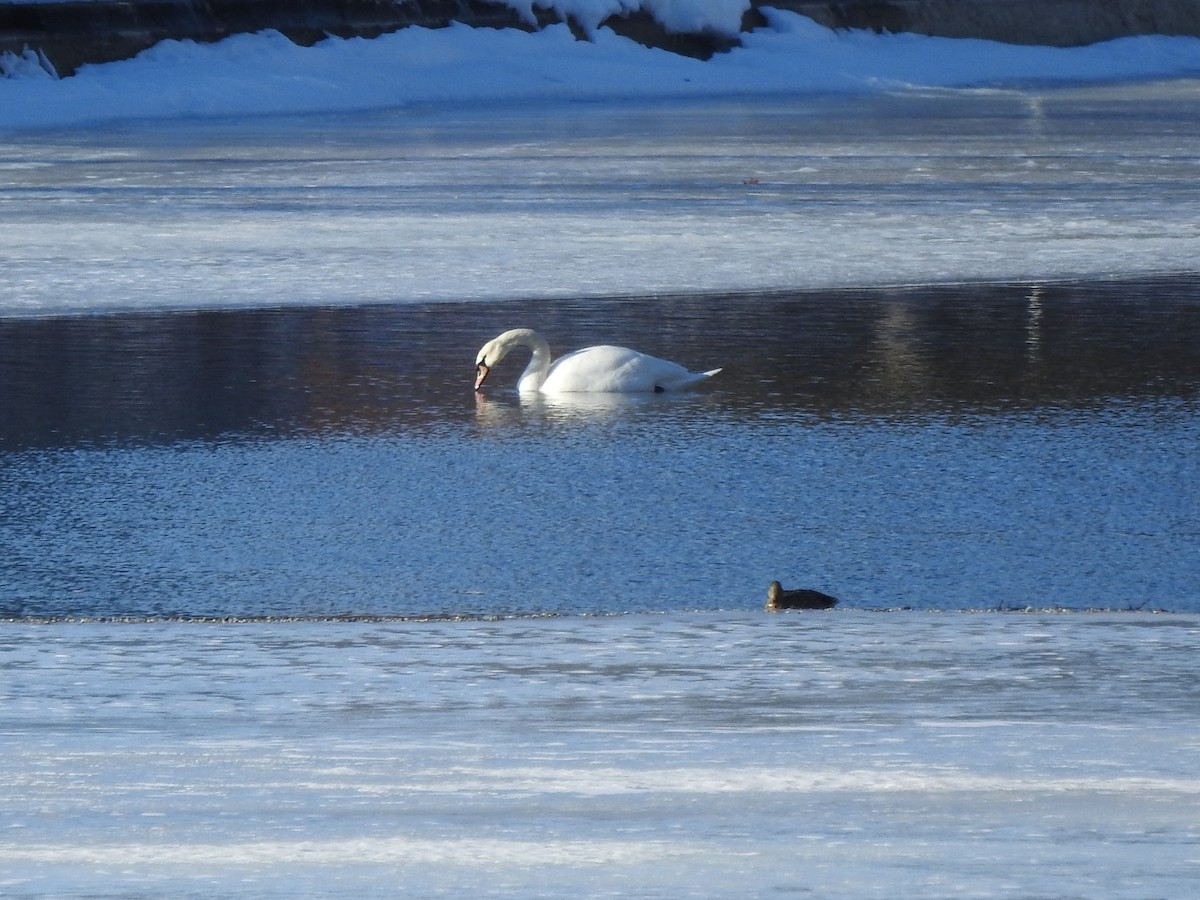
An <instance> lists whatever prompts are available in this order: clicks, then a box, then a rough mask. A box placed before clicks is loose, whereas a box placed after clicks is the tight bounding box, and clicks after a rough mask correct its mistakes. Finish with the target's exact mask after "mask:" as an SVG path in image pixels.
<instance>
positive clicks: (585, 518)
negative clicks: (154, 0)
mask: <svg viewBox="0 0 1200 900" xmlns="http://www.w3.org/2000/svg"><path fill="white" fill-rule="evenodd" d="M1198 106H1200V92H1198V90H1197V83H1196V82H1195V81H1191V80H1174V81H1168V82H1155V83H1149V82H1139V83H1136V84H1129V83H1126V84H1122V85H1107V86H1096V87H1086V88H1085V87H1077V88H1060V89H1048V88H1047V89H1041V88H1035V87H1028V86H1026V87H1021V88H1004V89H988V90H977V89H972V90H942V89H937V90H933V89H930V90H911V91H898V92H892V93H886V92H881V93H878V94H876V95H874V96H854V97H842V98H838V99H836V100H834V99H830V98H828V97H825V98H820V97H811V98H808V99H793V100H791V101H786V102H784V101H780V100H770V101H766V100H762V99H759V100H753V101H751V100H741V99H739V100H731V99H724V100H705V101H701V100H689V101H686V102H682V101H681V102H670V103H668V102H653V103H649V102H648V103H641V104H623V105H620V106H618V105H616V104H609V103H603V102H593V103H554V104H545V103H541V104H539V103H530V104H527V105H525V106H508V107H506V108H502V109H498V108H488V109H485V108H482V107H475V108H472V107H469V106H464V105H457V106H454V105H451V106H448V107H446V108H444V109H439V108H436V107H434V106H423V105H416V106H412V107H409V108H406V109H404V110H401V111H397V110H391V111H377V112H373V113H370V114H365V113H364V114H355V115H349V114H330V115H323V116H308V117H294V118H290V117H271V118H266V119H253V120H251V119H246V118H225V119H217V120H204V121H197V120H187V121H183V122H178V121H176V122H171V123H161V122H159V123H155V122H124V123H117V124H108V125H103V126H96V127H91V128H87V129H83V128H76V129H65V130H57V131H55V130H43V131H35V130H24V131H19V132H14V133H13V134H11V135H7V136H6V140H5V144H4V147H3V150H2V151H0V216H2V221H3V222H4V225H5V229H4V237H3V244H2V248H3V250H2V253H3V267H4V284H5V292H4V294H3V297H2V298H0V617H3V618H4V619H5V621H4V622H3V623H0V709H2V713H0V752H2V753H3V759H4V763H5V765H4V767H3V771H2V773H0V791H2V792H3V796H4V797H5V806H4V808H5V815H6V820H5V821H4V822H3V823H0V893H3V894H4V895H5V896H12V897H21V898H32V897H159V896H164V895H171V896H191V897H227V896H237V895H244V896H256V897H276V896H278V897H284V896H287V897H294V896H331V895H338V894H347V895H354V896H394V895H395V894H396V893H397V892H398V891H402V892H403V893H404V894H405V895H406V896H416V897H420V896H463V895H464V894H470V895H472V896H502V897H534V896H577V897H602V896H623V897H635V896H644V897H664V898H666V897H671V898H675V897H688V896H691V897H730V898H733V897H738V898H741V897H747V896H763V895H768V894H772V893H811V894H814V895H817V896H825V897H862V898H866V897H895V896H905V897H1031V896H1038V897H1042V896H1061V897H1096V896H1104V897H1114V898H1117V897H1121V898H1123V897H1128V898H1145V897H1171V898H1175V897H1178V898H1183V897H1187V896H1189V895H1190V893H1191V892H1192V891H1193V890H1194V885H1195V883H1196V881H1197V878H1198V877H1200V834H1198V833H1197V827H1196V816H1195V810H1196V800H1197V795H1198V794H1200V782H1198V781H1197V778H1196V775H1195V773H1196V771H1197V768H1198V766H1197V763H1198V762H1200V759H1198V758H1197V756H1198V748H1200V730H1198V728H1197V724H1196V723H1197V722H1200V716H1198V715H1197V713H1198V712H1200V709H1198V708H1197V699H1196V698H1197V697H1198V696H1200V693H1198V692H1197V676H1198V672H1200V670H1198V668H1197V663H1196V654H1195V646H1196V641H1197V636H1198V632H1200V619H1198V616H1200V565H1198V563H1197V559H1196V550H1195V548H1196V546H1197V544H1198V541H1200V512H1198V510H1200V488H1198V487H1197V485H1200V463H1198V462H1197V454H1196V452H1195V448H1196V446H1197V445H1198V444H1200V411H1198V409H1197V387H1198V385H1200V352H1198V348H1200V283H1198V281H1197V278H1196V276H1195V271H1196V265H1195V260H1196V259H1197V258H1200V225H1198V224H1197V223H1200V188H1198V187H1197V185H1198V184H1200V179H1197V177H1196V176H1197V174H1198V172H1200V169H1198V168H1197V156H1196V152H1195V148H1196V147H1197V146H1198V145H1200V109H1198ZM516 325H530V326H534V327H537V328H539V329H540V330H542V331H544V332H545V333H546V334H547V336H548V337H549V339H550V341H551V345H552V346H553V347H554V349H555V350H556V351H559V352H561V351H566V350H569V349H573V348H575V347H579V346H582V345H585V344H592V343H602V342H612V343H620V344H629V345H633V346H636V347H638V348H639V349H642V350H645V351H647V352H651V353H655V354H657V355H661V356H665V357H667V358H670V359H675V360H678V361H679V362H681V363H684V364H686V365H688V366H689V367H691V368H693V369H708V368H713V367H717V366H722V367H724V370H723V371H722V373H721V374H720V375H719V376H717V378H715V379H714V380H713V381H712V382H711V383H710V384H708V385H705V386H704V387H703V388H702V389H701V390H698V391H695V392H693V393H691V394H688V395H682V396H674V397H671V396H662V397H660V396H653V397H646V398H642V399H627V400H624V401H619V402H618V401H604V400H603V399H602V400H600V401H599V402H597V400H596V398H592V400H591V402H549V401H533V402H529V401H524V400H522V399H519V398H518V396H517V394H516V393H515V391H514V390H513V385H514V384H515V381H516V377H517V374H518V373H519V371H520V362H519V361H517V360H515V359H513V360H510V361H508V362H507V363H506V364H505V365H503V366H500V367H497V369H496V371H495V372H494V374H493V376H492V379H491V380H489V383H488V386H487V389H486V390H485V391H483V392H482V393H480V394H475V393H474V392H472V390H471V381H472V378H473V374H474V373H473V363H474V359H475V353H476V352H477V350H478V348H479V347H480V345H481V344H482V343H483V342H484V341H486V340H487V339H489V338H491V337H494V336H495V335H496V334H498V333H499V332H500V331H502V330H504V329H506V328H509V327H513V326H516ZM772 578H779V579H781V580H782V581H783V582H784V583H785V585H787V586H796V585H807V586H810V587H817V588H820V589H822V590H825V591H828V592H830V593H833V594H835V595H837V596H838V597H840V598H841V599H842V604H841V606H840V608H839V609H837V610H835V611H833V612H831V613H826V614H815V615H805V614H780V615H775V616H769V615H766V614H764V613H762V612H760V607H761V604H762V602H763V599H764V592H765V588H766V584H767V582H768V581H769V580H771V579H772ZM901 607H906V608H907V609H904V610H902V609H900V608H901ZM1030 608H1031V609H1033V610H1035V611H1024V612H1014V611H1013V610H1026V609H1030ZM1095 609H1103V610H1106V611H1105V612H1086V611H1085V610H1095ZM885 610H887V611H885ZM962 610H967V611H966V612H964V611H962ZM1153 610H1159V611H1165V612H1152V611H1153ZM333 617H341V620H340V621H333V620H331V619H332V618H333ZM354 617H357V618H354ZM218 619H238V620H241V621H237V622H218V621H214V620H218Z"/></svg>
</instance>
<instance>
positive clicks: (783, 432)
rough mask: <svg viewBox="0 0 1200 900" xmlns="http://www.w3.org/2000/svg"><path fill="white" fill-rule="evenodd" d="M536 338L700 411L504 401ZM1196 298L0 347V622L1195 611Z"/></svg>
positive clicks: (1165, 295) (249, 318)
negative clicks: (785, 589) (513, 344)
mask: <svg viewBox="0 0 1200 900" xmlns="http://www.w3.org/2000/svg"><path fill="white" fill-rule="evenodd" d="M517 324H535V325H537V326H538V327H539V328H541V329H543V330H544V331H545V332H546V333H547V335H548V336H549V339H550V341H551V343H552V346H554V347H555V348H558V349H561V350H566V349H570V348H573V347H576V346H579V345H582V344H584V343H591V342H615V343H626V344H633V345H636V346H638V347H639V348H640V349H643V350H645V351H647V352H652V353H656V354H659V355H662V356H665V357H668V358H672V359H676V360H679V361H681V362H684V363H686V364H688V365H689V366H691V367H693V368H709V367H713V366H724V371H723V372H722V373H721V374H720V375H719V376H717V378H716V379H714V380H713V381H712V382H711V383H710V384H708V385H705V386H704V387H703V388H702V389H700V390H697V391H695V392H692V393H690V394H685V395H674V396H653V397H644V398H610V397H599V398H597V397H589V398H576V399H569V400H566V401H561V400H538V401H532V402H531V401H529V400H523V399H520V398H518V396H517V395H516V393H515V390H514V387H513V386H514V385H515V381H516V376H517V374H519V371H520V368H521V366H522V365H523V363H522V362H521V361H519V360H518V359H516V358H515V356H514V357H513V358H510V359H509V360H507V361H506V362H505V364H504V365H503V366H501V367H499V368H498V369H497V371H496V373H495V375H494V376H493V379H492V381H490V382H489V386H488V389H486V390H485V392H483V393H481V394H478V395H475V394H473V393H472V391H471V379H472V375H473V371H472V366H473V362H474V355H475V352H476V350H477V349H478V347H479V346H480V345H481V344H482V343H483V342H484V341H485V340H487V339H488V338H490V337H492V336H494V335H495V334H496V333H498V332H499V331H501V330H502V329H504V328H507V327H510V326H512V325H517ZM1198 334H1200V293H1198V290H1197V283H1196V281H1195V280H1193V279H1186V278H1184V279H1170V278H1163V279H1159V280H1156V281H1145V280H1135V281H1120V280H1117V281H1108V282H1093V283H1082V284H1077V283H1064V284H1046V285H1038V286H1003V285H979V286H957V287H940V288H912V289H905V290H892V291H865V290H863V291H845V292H837V293H832V294H830V293H820V292H816V293H805V292H795V293H789V294H770V295H739V296H716V295H713V296H692V297H676V298H647V299H637V298H630V299H624V300H580V301H576V302H573V303H563V304H556V305H555V306H554V307H553V308H548V307H546V306H545V305H544V304H538V303H535V302H512V303H503V304H474V305H471V304H467V305H434V306H430V307H419V306H418V307H413V306H398V307H397V306H393V307H362V308H347V309H321V310H305V309H301V310H279V311H259V312H216V311H209V312H197V313H172V314H160V315H130V316H112V317H104V318H88V317H84V318H65V319H42V320H9V321H7V322H3V323H0V343H2V353H0V360H2V361H0V384H2V385H3V387H2V388H0V390H2V391H3V392H4V396H3V405H4V409H5V417H4V419H3V424H0V446H3V447H4V451H3V454H2V455H0V477H2V478H3V487H4V489H3V494H2V495H0V504H2V514H3V526H2V527H3V532H2V535H3V537H2V540H3V545H4V556H5V560H6V564H5V566H4V568H3V571H2V574H0V609H3V612H4V613H5V614H6V615H8V616H20V617H29V616H32V617H41V616H52V617H55V616H148V615H154V616H158V615H171V616H176V615H184V616H187V615H201V616H287V615H347V614H368V615H418V616H419V615H443V614H463V615H491V614H497V613H504V614H508V613H530V612H536V613H541V612H613V611H630V610H674V609H694V608H699V609H743V608H753V607H756V606H758V605H759V604H761V602H762V598H763V595H764V591H765V586H766V584H767V582H768V581H770V580H772V579H773V578H778V579H780V580H781V581H783V582H784V584H785V585H787V586H791V585H794V584H806V585H809V586H812V587H818V588H821V589H823V590H826V591H828V592H830V593H833V594H834V595H835V596H838V597H839V598H841V599H842V601H843V603H844V604H846V605H850V606H856V607H871V608H874V607H895V606H913V607H918V608H1009V607H1025V606H1035V607H1060V606H1061V607H1071V608H1093V607H1101V608H1114V609H1127V608H1165V609H1171V610H1192V611H1194V610H1196V609H1198V608H1200V572H1198V570H1197V566H1196V565H1195V559H1194V553H1193V548H1194V546H1195V545H1196V542H1197V539H1198V537H1200V513H1198V512H1197V511H1198V510H1200V487H1198V485H1200V464H1198V463H1197V456H1196V454H1195V452H1194V448H1195V447H1196V446H1197V445H1198V438H1200V416H1198V415H1197V407H1196V398H1197V385H1198V384H1200V350H1198V347H1200V342H1198V341H1197V340H1196V336H1197V335H1198Z"/></svg>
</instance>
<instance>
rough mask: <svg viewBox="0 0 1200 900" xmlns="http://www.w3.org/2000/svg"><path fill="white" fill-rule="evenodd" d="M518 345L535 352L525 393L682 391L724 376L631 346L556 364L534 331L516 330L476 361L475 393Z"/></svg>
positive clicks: (522, 384)
mask: <svg viewBox="0 0 1200 900" xmlns="http://www.w3.org/2000/svg"><path fill="white" fill-rule="evenodd" d="M517 347H526V348H528V349H529V350H530V352H531V354H532V355H531V357H530V359H529V365H528V366H527V367H526V368H525V371H524V372H523V373H522V375H521V378H520V380H519V381H518V382H517V389H518V390H519V391H520V392H521V393H523V394H524V393H533V392H539V393H543V394H570V393H581V392H594V393H621V394H628V393H642V392H653V393H661V392H663V391H677V390H681V389H683V388H686V387H688V386H689V385H692V384H695V383H696V382H698V381H704V380H705V379H707V378H711V377H712V376H713V375H716V374H717V373H718V372H720V371H721V370H720V369H713V370H711V371H708V372H689V371H688V370H687V369H686V368H684V367H683V366H681V365H679V364H678V363H673V362H670V361H669V360H665V359H659V358H658V357H656V356H648V355H646V354H645V353H639V352H638V351H636V350H630V349H629V348H628V347H610V346H607V345H603V346H598V347H585V348H584V349H582V350H576V351H575V352H574V353H568V354H566V355H565V356H561V357H559V358H558V359H556V360H554V361H553V362H552V361H551V358H550V345H549V344H548V343H547V342H546V339H545V338H544V337H542V336H541V335H540V334H538V333H537V332H536V331H533V330H532V329H530V328H514V329H512V330H511V331H506V332H504V334H502V335H500V336H499V337H497V338H493V339H492V340H490V341H488V342H487V343H486V344H484V345H483V347H482V348H481V349H480V351H479V355H478V356H476V357H475V373H476V374H475V390H479V388H480V386H482V385H483V382H484V380H485V379H486V378H487V377H488V373H489V372H490V371H491V369H492V366H494V365H496V363H498V362H500V360H502V359H504V357H506V356H507V355H508V354H509V352H510V351H512V350H514V349H515V348H517Z"/></svg>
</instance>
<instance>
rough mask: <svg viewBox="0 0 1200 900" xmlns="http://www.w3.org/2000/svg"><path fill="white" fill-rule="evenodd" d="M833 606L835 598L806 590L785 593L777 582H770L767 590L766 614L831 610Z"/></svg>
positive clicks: (835, 604) (835, 601) (835, 602)
mask: <svg viewBox="0 0 1200 900" xmlns="http://www.w3.org/2000/svg"><path fill="white" fill-rule="evenodd" d="M835 606H837V598H836V597H830V596H829V595H828V594H822V593H821V592H820V591H810V590H808V589H807V588H799V589H797V590H794V591H785V590H784V589H783V585H781V584H780V583H779V582H778V581H772V582H771V585H770V587H768V588H767V605H766V609H767V611H768V612H774V611H775V610H777V609H833V607H835Z"/></svg>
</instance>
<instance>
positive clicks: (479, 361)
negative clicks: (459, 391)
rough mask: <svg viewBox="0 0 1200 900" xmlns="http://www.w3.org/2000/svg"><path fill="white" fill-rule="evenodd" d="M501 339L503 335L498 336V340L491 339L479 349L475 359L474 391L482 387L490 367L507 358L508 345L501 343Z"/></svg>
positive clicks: (490, 369)
mask: <svg viewBox="0 0 1200 900" xmlns="http://www.w3.org/2000/svg"><path fill="white" fill-rule="evenodd" d="M503 337H504V335H500V337H498V338H492V339H491V340H490V341H488V342H487V343H486V344H484V345H483V346H482V347H480V348H479V355H478V356H476V357H475V390H479V389H480V388H481V387H483V382H484V381H486V380H487V377H488V373H489V372H491V371H492V366H494V365H496V363H498V362H500V360H502V359H504V357H506V356H508V350H509V345H508V344H507V343H501V338H503Z"/></svg>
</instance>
